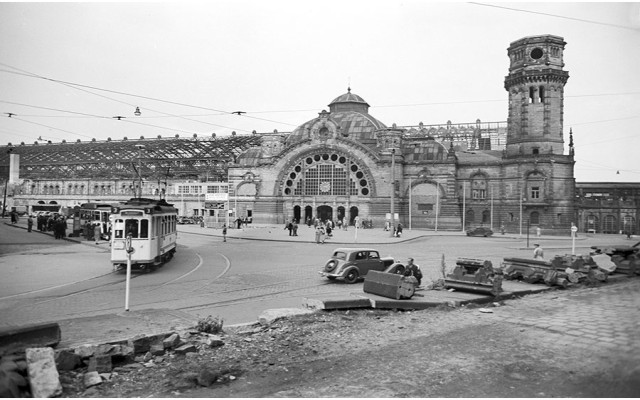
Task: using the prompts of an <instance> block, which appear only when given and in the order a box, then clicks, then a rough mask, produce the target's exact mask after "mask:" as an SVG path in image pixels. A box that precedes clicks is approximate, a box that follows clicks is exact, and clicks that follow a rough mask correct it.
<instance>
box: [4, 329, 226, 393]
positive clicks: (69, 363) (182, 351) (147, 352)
mask: <svg viewBox="0 0 640 400" xmlns="http://www.w3.org/2000/svg"><path fill="white" fill-rule="evenodd" d="M222 345H224V341H223V337H222V336H221V335H216V334H210V333H204V332H200V331H197V330H188V331H183V332H170V333H165V334H158V335H153V336H146V335H139V336H136V337H134V338H132V339H129V340H127V341H123V342H118V343H113V344H101V345H84V346H80V347H77V348H75V349H59V350H54V349H53V348H52V347H39V348H27V349H25V350H24V351H20V352H15V353H12V354H5V355H3V356H2V357H1V358H0V397H38V398H42V397H56V396H60V395H61V394H62V391H63V388H62V384H61V382H60V375H59V372H58V371H74V370H80V369H81V370H82V371H83V372H82V374H83V383H84V388H85V389H89V388H92V387H94V386H97V385H100V384H102V383H103V382H106V381H110V380H111V378H112V377H113V376H114V375H117V374H118V372H126V371H130V370H132V369H139V368H143V367H147V368H148V367H153V366H154V365H156V364H159V363H162V362H164V361H165V360H167V359H171V358H175V357H177V356H180V355H184V356H188V354H190V353H196V352H198V351H200V350H202V349H203V348H214V347H219V346H222ZM85 368H86V370H85ZM85 371H86V372H85ZM198 379H199V380H202V382H199V383H201V384H203V385H205V386H208V385H210V384H211V383H212V382H208V381H207V382H204V381H205V380H207V379H208V378H207V377H202V378H201V377H198ZM88 394H90V393H88Z"/></svg>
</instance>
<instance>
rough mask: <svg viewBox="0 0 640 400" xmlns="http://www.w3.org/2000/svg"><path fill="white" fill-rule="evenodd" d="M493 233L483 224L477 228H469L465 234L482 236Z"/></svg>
mask: <svg viewBox="0 0 640 400" xmlns="http://www.w3.org/2000/svg"><path fill="white" fill-rule="evenodd" d="M491 235H493V231H492V230H491V229H489V228H485V227H483V226H479V227H477V228H474V229H469V230H468V231H467V236H484V237H489V236H491Z"/></svg>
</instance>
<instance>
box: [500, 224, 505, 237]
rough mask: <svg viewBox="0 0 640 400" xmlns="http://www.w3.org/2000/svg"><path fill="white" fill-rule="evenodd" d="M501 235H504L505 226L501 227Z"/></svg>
mask: <svg viewBox="0 0 640 400" xmlns="http://www.w3.org/2000/svg"><path fill="white" fill-rule="evenodd" d="M500 233H501V234H503V235H504V224H502V225H500Z"/></svg>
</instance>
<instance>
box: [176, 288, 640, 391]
mask: <svg viewBox="0 0 640 400" xmlns="http://www.w3.org/2000/svg"><path fill="white" fill-rule="evenodd" d="M639 291H640V280H638V279H629V280H622V281H619V282H616V283H607V284H604V285H602V286H599V287H594V288H588V287H587V288H573V289H569V290H557V291H552V292H546V293H541V294H536V295H529V296H524V297H522V298H521V299H513V300H508V301H506V302H504V303H502V304H499V305H498V306H495V307H493V306H491V305H487V306H480V307H481V308H479V307H478V306H476V307H461V308H458V309H455V310H453V311H448V312H447V311H442V310H438V309H436V310H423V311H415V312H403V313H397V314H395V315H393V316H383V317H378V318H375V317H374V318H358V317H355V316H354V317H350V316H349V314H343V315H344V317H343V318H344V319H345V321H344V322H345V324H344V327H343V328H340V329H336V330H331V329H324V328H323V327H322V326H319V327H318V328H317V329H318V336H320V337H321V338H320V339H318V338H315V337H311V336H307V337H305V339H302V340H301V344H304V345H305V346H308V347H309V348H310V349H313V354H317V356H316V357H312V358H311V359H306V358H305V359H304V360H294V361H291V362H287V361H286V359H285V358H283V359H279V358H278V360H279V362H278V363H276V364H275V365H274V366H270V367H268V368H267V369H265V370H256V371H251V372H249V373H247V374H245V375H242V376H241V377H240V378H239V380H238V382H237V383H234V384H233V385H229V386H220V387H216V388H201V389H196V390H192V391H188V392H185V393H182V394H177V393H176V395H177V396H178V397H258V396H260V397H262V396H264V397H359V398H366V397H474V398H475V397H501V398H503V397H638V396H640V341H639V340H637V335H638V332H639V330H638V321H640V296H638V293H639ZM487 311H489V312H487ZM350 321H351V322H350ZM634 339H635V340H634ZM273 351H274V352H277V351H278V349H273Z"/></svg>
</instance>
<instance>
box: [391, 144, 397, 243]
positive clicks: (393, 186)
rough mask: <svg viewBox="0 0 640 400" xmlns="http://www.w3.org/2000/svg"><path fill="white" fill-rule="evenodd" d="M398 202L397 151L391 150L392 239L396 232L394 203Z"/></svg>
mask: <svg viewBox="0 0 640 400" xmlns="http://www.w3.org/2000/svg"><path fill="white" fill-rule="evenodd" d="M395 201H396V149H391V237H393V234H394V231H395V226H396V222H395V218H394V212H395V210H394V203H395Z"/></svg>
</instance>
